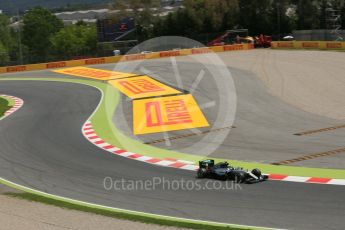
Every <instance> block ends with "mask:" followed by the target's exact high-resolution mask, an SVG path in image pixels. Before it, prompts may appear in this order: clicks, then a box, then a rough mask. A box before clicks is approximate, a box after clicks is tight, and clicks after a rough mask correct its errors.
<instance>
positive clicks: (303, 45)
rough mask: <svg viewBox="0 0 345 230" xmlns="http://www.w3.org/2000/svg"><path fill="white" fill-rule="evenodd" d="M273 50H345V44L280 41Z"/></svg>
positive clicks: (274, 44) (338, 42)
mask: <svg viewBox="0 0 345 230" xmlns="http://www.w3.org/2000/svg"><path fill="white" fill-rule="evenodd" d="M272 48H273V49H313V50H318V49H319V50H344V49H345V42H341V41H279V42H272Z"/></svg>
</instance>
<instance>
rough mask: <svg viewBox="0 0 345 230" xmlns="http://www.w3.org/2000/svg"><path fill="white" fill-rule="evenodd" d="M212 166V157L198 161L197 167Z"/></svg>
mask: <svg viewBox="0 0 345 230" xmlns="http://www.w3.org/2000/svg"><path fill="white" fill-rule="evenodd" d="M213 166H214V160H212V159H207V160H203V161H199V168H206V167H213Z"/></svg>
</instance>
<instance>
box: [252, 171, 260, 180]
mask: <svg viewBox="0 0 345 230" xmlns="http://www.w3.org/2000/svg"><path fill="white" fill-rule="evenodd" d="M252 173H253V174H254V175H255V176H256V177H258V178H260V177H261V174H262V173H261V171H260V169H253V170H252Z"/></svg>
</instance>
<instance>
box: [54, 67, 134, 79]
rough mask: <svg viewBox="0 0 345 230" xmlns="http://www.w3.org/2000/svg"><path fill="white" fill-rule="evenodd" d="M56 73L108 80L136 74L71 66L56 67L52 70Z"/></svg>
mask: <svg viewBox="0 0 345 230" xmlns="http://www.w3.org/2000/svg"><path fill="white" fill-rule="evenodd" d="M53 71H54V72H57V73H62V74H67V75H72V76H78V77H84V78H92V79H97V80H110V79H119V78H125V77H131V76H136V75H137V74H134V73H124V72H117V71H110V70H103V69H94V68H88V67H82V66H80V67H72V68H65V69H58V70H53Z"/></svg>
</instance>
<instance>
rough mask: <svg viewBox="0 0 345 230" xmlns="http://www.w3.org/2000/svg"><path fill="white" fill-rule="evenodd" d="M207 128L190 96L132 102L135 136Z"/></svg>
mask: <svg viewBox="0 0 345 230" xmlns="http://www.w3.org/2000/svg"><path fill="white" fill-rule="evenodd" d="M208 126H209V123H208V121H207V120H206V118H205V116H204V114H203V113H202V111H201V109H200V108H199V106H198V104H197V103H196V101H195V100H194V98H193V96H192V95H191V94H188V95H179V96H170V97H160V98H152V99H142V100H135V101H134V102H133V133H134V134H135V135H140V134H149V133H159V132H167V131H173V130H182V129H193V128H200V127H208Z"/></svg>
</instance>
